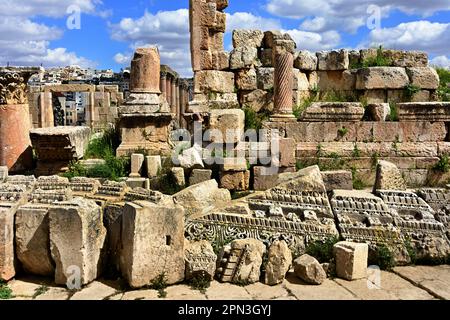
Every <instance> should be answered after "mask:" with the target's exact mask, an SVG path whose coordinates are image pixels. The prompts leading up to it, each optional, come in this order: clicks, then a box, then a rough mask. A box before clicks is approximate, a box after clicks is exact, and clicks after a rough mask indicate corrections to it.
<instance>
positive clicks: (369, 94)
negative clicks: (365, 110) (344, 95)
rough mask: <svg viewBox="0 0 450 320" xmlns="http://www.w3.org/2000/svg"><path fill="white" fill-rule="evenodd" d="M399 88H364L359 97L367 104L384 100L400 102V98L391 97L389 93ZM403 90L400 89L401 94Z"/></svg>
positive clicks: (383, 101)
mask: <svg viewBox="0 0 450 320" xmlns="http://www.w3.org/2000/svg"><path fill="white" fill-rule="evenodd" d="M398 91H400V90H387V93H386V90H383V89H381V90H380V89H376V90H365V91H364V92H363V94H362V95H361V99H363V100H365V101H367V103H369V104H380V103H385V102H400V101H402V100H399V101H398V100H397V97H395V99H393V97H392V96H391V94H390V93H392V92H398ZM403 92H404V90H401V93H402V96H403Z"/></svg>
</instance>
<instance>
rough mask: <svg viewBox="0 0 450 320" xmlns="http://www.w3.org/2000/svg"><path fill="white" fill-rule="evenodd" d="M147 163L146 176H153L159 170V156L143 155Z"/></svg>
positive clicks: (156, 174)
mask: <svg viewBox="0 0 450 320" xmlns="http://www.w3.org/2000/svg"><path fill="white" fill-rule="evenodd" d="M145 161H146V165H147V177H149V178H153V177H156V176H158V174H159V173H160V172H161V167H162V165H161V156H147V157H145Z"/></svg>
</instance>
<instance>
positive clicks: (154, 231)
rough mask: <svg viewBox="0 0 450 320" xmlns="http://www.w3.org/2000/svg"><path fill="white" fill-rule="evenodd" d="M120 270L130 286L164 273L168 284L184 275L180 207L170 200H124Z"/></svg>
mask: <svg viewBox="0 0 450 320" xmlns="http://www.w3.org/2000/svg"><path fill="white" fill-rule="evenodd" d="M120 265H121V271H122V274H123V276H124V277H125V279H127V281H128V284H129V285H130V286H131V287H132V288H140V287H143V286H145V285H149V284H150V283H151V281H152V280H154V279H155V278H157V277H158V276H160V275H161V274H163V273H165V275H166V280H167V283H168V284H174V283H177V282H180V281H182V280H183V279H184V271H185V263H184V210H183V208H182V207H180V206H176V205H174V204H173V203H172V204H171V203H170V202H167V203H160V204H153V203H150V202H146V201H135V202H132V203H127V204H126V205H125V208H124V213H123V216H122V250H121V259H120Z"/></svg>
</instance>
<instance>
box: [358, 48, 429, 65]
mask: <svg viewBox="0 0 450 320" xmlns="http://www.w3.org/2000/svg"><path fill="white" fill-rule="evenodd" d="M360 53H361V61H366V60H367V59H368V58H375V57H376V56H377V54H378V49H364V50H361V52H360ZM383 57H384V58H386V59H387V60H389V61H390V62H391V65H392V66H394V67H403V68H404V67H427V66H428V54H427V53H426V52H421V51H402V50H383Z"/></svg>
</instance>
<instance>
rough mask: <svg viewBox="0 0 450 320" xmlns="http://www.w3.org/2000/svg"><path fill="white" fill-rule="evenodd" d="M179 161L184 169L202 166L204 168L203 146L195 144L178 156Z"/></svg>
mask: <svg viewBox="0 0 450 320" xmlns="http://www.w3.org/2000/svg"><path fill="white" fill-rule="evenodd" d="M178 161H179V164H180V166H181V167H183V168H184V169H191V168H196V167H200V168H203V167H204V164H203V159H202V147H200V146H199V145H198V144H195V145H194V146H193V147H192V148H189V149H186V150H184V151H183V153H182V154H181V155H179V156H178Z"/></svg>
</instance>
